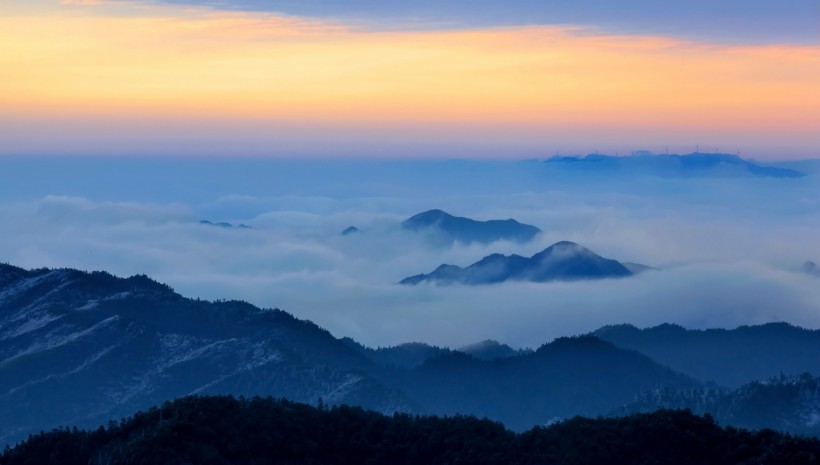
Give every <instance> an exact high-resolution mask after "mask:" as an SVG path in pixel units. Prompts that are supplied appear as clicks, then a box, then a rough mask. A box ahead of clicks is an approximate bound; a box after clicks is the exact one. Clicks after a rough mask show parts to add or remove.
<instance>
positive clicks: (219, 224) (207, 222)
mask: <svg viewBox="0 0 820 465" xmlns="http://www.w3.org/2000/svg"><path fill="white" fill-rule="evenodd" d="M199 224H204V225H206V226H216V227H219V228H225V229H234V228H236V229H251V227H250V226H248V225H246V224H239V225H234V224H233V223H228V222H227V221H218V222H213V221H210V220H202V221H200V222H199Z"/></svg>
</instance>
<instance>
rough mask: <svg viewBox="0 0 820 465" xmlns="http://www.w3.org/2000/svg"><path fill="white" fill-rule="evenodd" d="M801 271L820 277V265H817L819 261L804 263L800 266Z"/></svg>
mask: <svg viewBox="0 0 820 465" xmlns="http://www.w3.org/2000/svg"><path fill="white" fill-rule="evenodd" d="M800 271H802V272H803V273H806V274H807V275H810V276H817V277H820V267H818V266H817V263H814V262H812V261H808V262H806V263H804V264H803V267H802V268H800Z"/></svg>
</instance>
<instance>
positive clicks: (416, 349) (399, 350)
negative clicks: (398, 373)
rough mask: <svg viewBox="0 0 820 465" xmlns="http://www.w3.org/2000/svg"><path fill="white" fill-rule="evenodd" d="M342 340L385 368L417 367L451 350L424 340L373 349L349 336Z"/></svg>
mask: <svg viewBox="0 0 820 465" xmlns="http://www.w3.org/2000/svg"><path fill="white" fill-rule="evenodd" d="M342 341H343V342H344V343H345V344H347V345H348V346H350V347H353V348H354V349H356V350H357V351H359V352H360V353H361V354H362V355H364V356H365V357H367V358H368V359H370V360H371V361H373V362H374V363H376V364H378V365H381V366H383V367H385V368H403V369H404V368H415V367H417V366H419V365H421V364H422V363H424V362H426V361H427V360H429V359H431V358H434V357H439V356H441V355H444V354H448V353H450V352H451V351H450V350H449V349H444V348H441V347H436V346H431V345H429V344H424V343H422V342H409V343H405V344H399V345H397V346H394V347H379V348H378V349H372V348H370V347H365V346H363V345H361V344H359V343H358V342H356V341H354V340H353V339H350V338H347V337H346V338H344V339H342Z"/></svg>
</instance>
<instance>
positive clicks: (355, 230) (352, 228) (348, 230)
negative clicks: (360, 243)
mask: <svg viewBox="0 0 820 465" xmlns="http://www.w3.org/2000/svg"><path fill="white" fill-rule="evenodd" d="M358 232H361V230H360V229H359V228H357V227H356V226H348V227H347V228H345V230H344V231H342V232H341V235H342V236H349V235H351V234H355V233H358Z"/></svg>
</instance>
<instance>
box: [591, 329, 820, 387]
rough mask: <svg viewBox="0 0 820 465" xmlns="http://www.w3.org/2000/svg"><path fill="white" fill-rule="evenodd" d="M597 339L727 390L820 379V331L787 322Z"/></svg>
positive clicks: (622, 332)
mask: <svg viewBox="0 0 820 465" xmlns="http://www.w3.org/2000/svg"><path fill="white" fill-rule="evenodd" d="M592 334H593V335H594V336H596V337H598V338H600V339H603V340H605V341H609V342H611V343H612V344H615V345H616V346H618V347H622V348H625V349H632V350H637V351H638V352H641V353H643V354H646V355H648V356H649V357H651V358H652V359H653V360H655V361H657V362H658V363H661V364H662V365H665V366H668V367H670V368H672V369H673V370H675V371H677V372H680V373H684V374H686V375H689V376H691V377H693V378H695V379H699V380H702V381H713V382H715V383H718V384H720V385H723V386H727V387H738V386H741V385H743V384H746V383H750V382H752V381H757V380H765V379H769V378H771V377H773V376H778V375H780V374H781V373H784V374H786V375H792V376H794V375H799V374H801V373H811V374H813V375H815V376H820V330H808V329H803V328H798V327H796V326H792V325H789V324H786V323H769V324H765V325H761V326H741V327H739V328H736V329H731V330H728V329H708V330H693V329H685V328H683V327H681V326H677V325H671V324H664V325H660V326H656V327H653V328H647V329H638V328H636V327H635V326H632V325H617V326H606V327H603V328H601V329H599V330H597V331H595V332H593V333H592Z"/></svg>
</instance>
